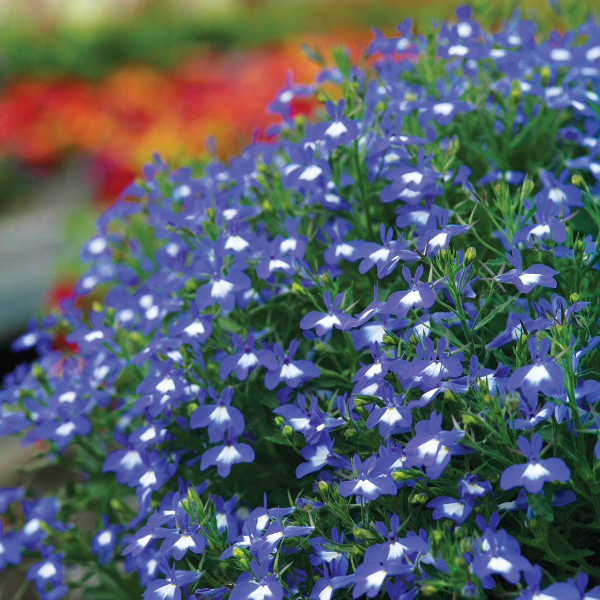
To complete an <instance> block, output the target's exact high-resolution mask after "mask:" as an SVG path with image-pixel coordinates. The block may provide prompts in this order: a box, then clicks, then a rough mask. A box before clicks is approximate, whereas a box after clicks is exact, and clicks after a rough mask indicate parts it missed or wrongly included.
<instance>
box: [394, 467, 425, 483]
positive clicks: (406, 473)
mask: <svg viewBox="0 0 600 600" xmlns="http://www.w3.org/2000/svg"><path fill="white" fill-rule="evenodd" d="M419 476H421V477H422V476H423V473H421V471H419V470H418V469H400V470H399V471H394V472H393V473H392V479H393V480H394V481H406V480H407V479H413V478H414V477H419Z"/></svg>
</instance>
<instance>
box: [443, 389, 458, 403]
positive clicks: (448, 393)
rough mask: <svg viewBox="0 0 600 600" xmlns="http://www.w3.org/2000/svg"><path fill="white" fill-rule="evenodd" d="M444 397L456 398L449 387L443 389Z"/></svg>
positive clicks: (448, 398) (447, 398)
mask: <svg viewBox="0 0 600 600" xmlns="http://www.w3.org/2000/svg"><path fill="white" fill-rule="evenodd" d="M444 398H445V399H446V400H454V401H456V400H457V398H456V396H455V395H454V392H453V391H452V390H451V389H450V388H446V389H445V390H444Z"/></svg>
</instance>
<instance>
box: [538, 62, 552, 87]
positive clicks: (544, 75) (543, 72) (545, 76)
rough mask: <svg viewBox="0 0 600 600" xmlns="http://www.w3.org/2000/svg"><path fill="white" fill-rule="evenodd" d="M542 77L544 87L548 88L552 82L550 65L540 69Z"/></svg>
mask: <svg viewBox="0 0 600 600" xmlns="http://www.w3.org/2000/svg"><path fill="white" fill-rule="evenodd" d="M540 75H541V76H542V85H543V86H544V87H546V86H547V85H548V82H549V81H550V67H549V66H548V65H544V66H543V67H542V68H541V69H540Z"/></svg>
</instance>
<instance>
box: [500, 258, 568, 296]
mask: <svg viewBox="0 0 600 600" xmlns="http://www.w3.org/2000/svg"><path fill="white" fill-rule="evenodd" d="M506 258H507V260H508V262H509V263H510V264H511V265H512V266H513V267H515V268H514V269H511V270H510V271H507V272H506V273H502V275H496V277H495V278H494V279H495V280H496V281H498V282H499V283H512V284H513V285H514V286H515V287H516V288H517V289H518V290H519V291H520V292H521V293H523V294H527V293H528V292H530V291H531V290H532V289H533V288H534V287H535V286H536V285H541V286H542V287H548V288H555V287H556V281H555V280H554V279H553V277H554V276H555V275H558V271H556V270H554V269H552V268H551V267H547V266H546V265H541V264H538V265H532V266H531V267H529V268H527V269H525V270H523V263H522V260H521V253H520V252H519V250H517V248H514V249H513V251H512V254H508V252H507V253H506Z"/></svg>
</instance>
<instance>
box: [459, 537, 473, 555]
mask: <svg viewBox="0 0 600 600" xmlns="http://www.w3.org/2000/svg"><path fill="white" fill-rule="evenodd" d="M474 545H475V542H474V540H473V538H472V537H469V536H467V537H465V538H463V539H462V540H460V543H459V548H460V552H461V554H464V553H465V552H471V550H473V547H474Z"/></svg>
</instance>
